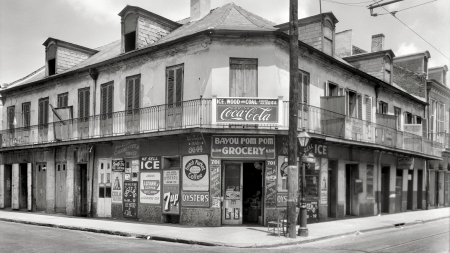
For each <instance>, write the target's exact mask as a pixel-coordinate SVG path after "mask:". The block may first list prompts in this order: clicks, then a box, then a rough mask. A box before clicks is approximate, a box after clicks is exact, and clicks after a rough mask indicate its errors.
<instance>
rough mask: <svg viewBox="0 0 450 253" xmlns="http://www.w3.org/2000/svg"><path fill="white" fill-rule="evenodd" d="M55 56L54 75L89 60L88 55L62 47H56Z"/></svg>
mask: <svg viewBox="0 0 450 253" xmlns="http://www.w3.org/2000/svg"><path fill="white" fill-rule="evenodd" d="M56 55H57V56H56V57H57V63H56V73H61V72H63V71H65V70H67V69H69V68H72V67H73V66H75V65H77V64H78V63H80V62H82V61H84V60H86V59H87V58H89V55H88V54H85V53H82V52H79V51H75V50H72V49H68V48H64V47H58V49H57V51H56Z"/></svg>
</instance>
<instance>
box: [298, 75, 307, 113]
mask: <svg viewBox="0 0 450 253" xmlns="http://www.w3.org/2000/svg"><path fill="white" fill-rule="evenodd" d="M298 85H299V86H300V87H299V90H300V94H299V96H300V101H301V103H303V104H306V105H307V104H308V103H309V96H308V93H309V73H307V72H305V71H303V70H299V71H298Z"/></svg>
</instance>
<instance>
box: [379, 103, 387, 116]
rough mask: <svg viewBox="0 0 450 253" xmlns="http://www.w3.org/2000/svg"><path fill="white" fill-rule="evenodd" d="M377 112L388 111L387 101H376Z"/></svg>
mask: <svg viewBox="0 0 450 253" xmlns="http://www.w3.org/2000/svg"><path fill="white" fill-rule="evenodd" d="M378 113H381V114H387V113H388V103H386V102H383V101H380V102H378Z"/></svg>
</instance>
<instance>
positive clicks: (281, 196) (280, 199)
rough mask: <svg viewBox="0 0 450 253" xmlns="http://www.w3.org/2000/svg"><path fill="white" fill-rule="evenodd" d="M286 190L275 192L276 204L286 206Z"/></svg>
mask: <svg viewBox="0 0 450 253" xmlns="http://www.w3.org/2000/svg"><path fill="white" fill-rule="evenodd" d="M287 196H288V194H287V192H279V193H278V194H277V206H280V207H283V206H287Z"/></svg>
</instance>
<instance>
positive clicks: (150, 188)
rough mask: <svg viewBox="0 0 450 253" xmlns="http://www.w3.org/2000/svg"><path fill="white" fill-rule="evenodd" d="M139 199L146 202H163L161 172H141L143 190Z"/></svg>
mask: <svg viewBox="0 0 450 253" xmlns="http://www.w3.org/2000/svg"><path fill="white" fill-rule="evenodd" d="M139 201H140V202H141V203H145V204H155V205H159V204H160V203H161V174H160V173H159V172H142V173H141V190H140V197H139Z"/></svg>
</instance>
